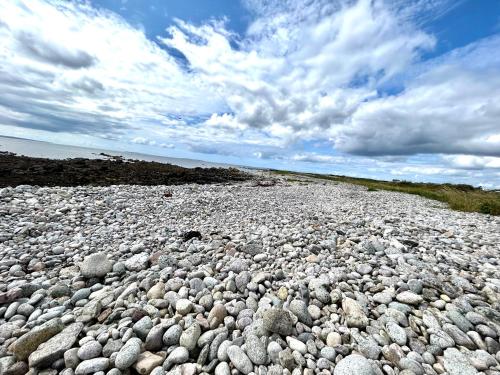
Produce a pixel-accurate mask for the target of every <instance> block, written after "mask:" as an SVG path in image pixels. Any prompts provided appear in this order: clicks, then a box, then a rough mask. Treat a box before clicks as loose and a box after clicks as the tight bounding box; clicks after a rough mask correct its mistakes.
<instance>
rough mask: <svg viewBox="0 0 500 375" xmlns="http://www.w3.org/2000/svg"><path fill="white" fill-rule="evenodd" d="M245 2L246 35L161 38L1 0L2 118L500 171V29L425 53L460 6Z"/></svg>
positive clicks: (176, 140)
mask: <svg viewBox="0 0 500 375" xmlns="http://www.w3.org/2000/svg"><path fill="white" fill-rule="evenodd" d="M246 3H247V6H248V8H249V9H251V11H252V14H253V16H254V19H253V21H252V23H251V25H250V27H249V29H248V31H247V33H246V34H245V35H235V34H234V33H232V32H230V31H228V30H227V28H226V25H225V21H224V20H214V21H211V22H209V23H206V24H202V25H200V26H194V25H192V24H190V23H187V22H185V21H182V20H178V21H177V23H176V25H175V26H172V27H170V28H169V29H168V30H169V33H170V36H169V37H166V38H161V39H160V38H159V39H158V40H157V41H158V43H161V44H162V45H161V47H160V45H158V44H157V43H156V42H153V41H151V40H149V39H147V38H146V36H145V34H144V31H143V30H140V29H138V28H135V27H132V26H131V25H130V24H129V23H127V22H126V21H125V20H124V19H122V18H120V17H118V16H117V15H115V14H113V13H111V12H108V11H105V10H102V9H95V8H93V7H92V6H91V3H90V2H61V1H57V0H31V1H29V2H24V1H21V0H13V1H3V2H0V61H2V65H1V67H0V90H1V92H2V95H0V125H8V126H17V127H20V128H24V129H29V130H30V131H33V132H37V131H42V130H45V131H50V132H59V133H78V134H90V135H94V136H97V137H100V138H103V139H110V140H116V141H120V142H123V143H125V144H128V145H130V144H131V143H132V144H138V145H146V146H148V145H149V146H151V145H154V146H157V147H163V148H174V145H175V149H178V148H179V146H180V148H182V147H184V148H185V149H187V150H191V151H193V152H201V153H205V154H218V155H230V156H241V157H250V156H252V157H254V158H257V159H262V160H264V159H272V160H280V161H284V160H289V161H291V162H296V163H301V162H307V163H315V165H321V164H323V165H332V164H339V163H341V162H345V163H350V162H356V163H358V164H359V165H361V166H362V167H363V168H365V170H370V168H371V169H373V171H375V170H377V171H379V172H380V171H383V170H384V168H385V170H386V171H387V170H391V168H392V167H394V168H396V167H397V170H399V171H400V173H403V174H404V173H407V174H416V173H417V171H416V169H411V168H418V166H414V165H406V164H405V163H406V161H404V160H403V159H397V160H396V159H394V160H395V162H394V164H393V166H392V167H388V165H387V164H388V163H386V161H389V159H385V161H384V160H383V159H381V158H380V156H386V157H389V158H390V157H399V156H408V155H416V154H417V155H419V154H423V153H424V154H431V155H439V156H436V157H435V158H434V163H435V165H427V166H426V167H425V168H426V169H425V170H424V171H420V173H419V175H428V176H431V175H432V176H438V175H446V174H447V173H448V174H449V175H459V174H462V175H464V173H465V175H467V176H475V177H477V176H478V175H477V174H475V175H474V173H476V172H475V171H472V169H495V168H498V167H497V165H498V164H497V163H498V161H497V159H498V158H499V157H500V124H499V121H498V119H499V118H500V104H499V103H500V37H499V36H496V37H492V38H489V39H485V40H482V41H479V42H476V43H473V44H470V45H468V46H465V47H464V48H461V49H456V50H454V51H451V52H450V53H448V54H446V55H444V56H440V57H438V58H435V59H433V60H431V61H426V62H422V61H420V60H421V57H422V55H423V52H425V51H429V50H432V49H433V48H434V47H435V45H436V43H437V39H436V37H435V36H433V35H430V34H429V33H428V32H425V31H423V30H424V28H423V26H424V25H426V24H428V23H429V22H431V21H432V20H433V19H435V18H437V17H440V16H442V14H444V13H446V12H447V11H449V10H450V9H453V6H456V4H458V3H459V2H453V1H450V0H415V1H411V2H408V1H406V0H386V1H382V0H304V1H302V0H283V1H272V2H270V1H266V0H247V1H246ZM164 47H168V48H164ZM171 48H173V49H176V50H178V51H180V52H181V53H182V54H183V55H184V56H185V58H186V59H187V61H188V63H187V64H186V62H185V61H184V60H183V59H181V60H182V61H181V63H180V62H179V58H178V57H174V56H172V55H170V54H169V52H167V51H171ZM394 87H398V88H401V90H400V91H396V90H395V89H394ZM387 88H389V89H387ZM391 88H392V89H391ZM9 129H10V128H9ZM315 143H321V144H322V147H321V152H318V150H319V148H318V149H316V148H315V146H310V145H314V144H315ZM303 144H307V145H308V146H307V148H302V145H303ZM325 144H328V145H330V146H331V147H332V148H335V149H336V150H335V152H332V154H331V155H329V154H328V152H326V151H324V147H325ZM339 153H350V154H356V155H368V156H369V158H368V157H358V158H355V157H352V158H351V156H349V155H340V156H339V155H338V154H339ZM444 154H448V156H441V155H444ZM375 156H376V157H377V158H376V159H370V158H373V157H375ZM429 164H431V163H429ZM405 166H406V167H408V168H410V169H403V168H404V167H405ZM465 169H469V171H464V170H465ZM394 170H395V171H396V169H394ZM446 170H448V171H450V172H446ZM396 172H397V171H396ZM467 173H468V174H467ZM495 178H496V177H495Z"/></svg>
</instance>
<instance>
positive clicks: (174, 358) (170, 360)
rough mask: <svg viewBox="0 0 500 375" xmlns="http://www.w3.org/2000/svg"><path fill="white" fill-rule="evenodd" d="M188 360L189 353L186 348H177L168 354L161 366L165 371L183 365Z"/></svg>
mask: <svg viewBox="0 0 500 375" xmlns="http://www.w3.org/2000/svg"><path fill="white" fill-rule="evenodd" d="M188 360H189V352H188V350H187V349H186V348H184V347H182V346H179V347H178V348H175V349H174V350H173V351H172V353H170V354H169V355H168V357H167V359H166V361H165V363H164V365H163V368H164V369H165V370H168V369H169V368H170V366H172V365H174V364H181V363H185V362H187V361H188Z"/></svg>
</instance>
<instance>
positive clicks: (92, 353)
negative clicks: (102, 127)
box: [78, 340, 102, 360]
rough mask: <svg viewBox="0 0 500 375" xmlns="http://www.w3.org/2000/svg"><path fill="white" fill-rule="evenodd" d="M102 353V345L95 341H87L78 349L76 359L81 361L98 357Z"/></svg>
mask: <svg viewBox="0 0 500 375" xmlns="http://www.w3.org/2000/svg"><path fill="white" fill-rule="evenodd" d="M101 353H102V345H101V344H100V343H99V342H97V341H93V340H92V341H89V342H86V343H85V344H83V345H82V346H81V347H80V349H78V358H80V359H81V360H86V359H92V358H96V357H99V355H101Z"/></svg>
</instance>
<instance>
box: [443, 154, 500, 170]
mask: <svg viewBox="0 0 500 375" xmlns="http://www.w3.org/2000/svg"><path fill="white" fill-rule="evenodd" d="M444 160H445V161H446V162H447V163H448V164H449V165H450V166H452V167H453V168H460V169H485V168H488V169H500V158H498V157H488V156H475V155H446V156H444Z"/></svg>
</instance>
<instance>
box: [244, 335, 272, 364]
mask: <svg viewBox="0 0 500 375" xmlns="http://www.w3.org/2000/svg"><path fill="white" fill-rule="evenodd" d="M245 347H246V352H247V356H248V358H250V360H251V361H252V362H253V363H254V364H256V365H263V364H265V363H266V361H267V352H266V346H265V345H264V343H263V342H262V341H261V339H259V338H258V337H257V336H256V335H253V334H250V335H248V336H247V338H246V341H245Z"/></svg>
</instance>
